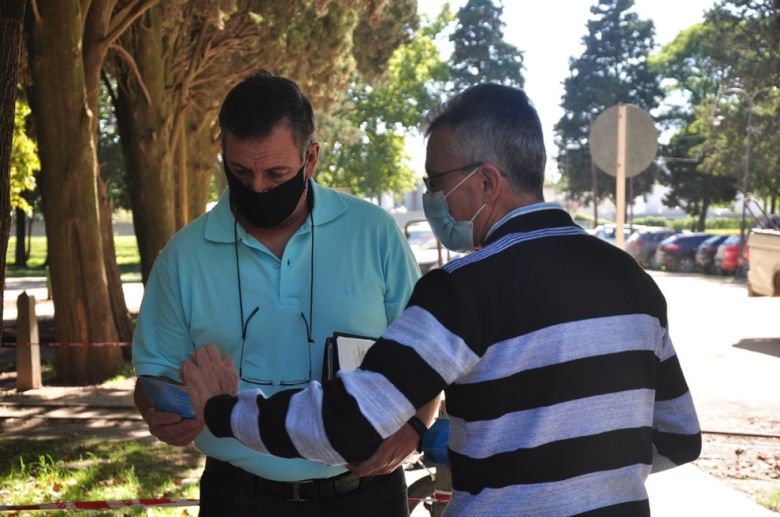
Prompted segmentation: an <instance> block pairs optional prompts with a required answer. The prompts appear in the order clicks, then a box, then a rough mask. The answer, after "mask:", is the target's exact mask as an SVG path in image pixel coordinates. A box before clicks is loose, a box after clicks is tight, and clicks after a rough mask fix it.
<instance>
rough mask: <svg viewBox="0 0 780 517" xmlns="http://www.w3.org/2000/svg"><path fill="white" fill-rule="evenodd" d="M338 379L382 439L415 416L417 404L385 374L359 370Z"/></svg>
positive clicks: (342, 375) (346, 373)
mask: <svg viewBox="0 0 780 517" xmlns="http://www.w3.org/2000/svg"><path fill="white" fill-rule="evenodd" d="M339 377H341V381H342V382H343V383H344V389H345V390H346V391H347V393H349V394H350V395H352V396H353V397H355V400H356V401H357V404H358V407H359V408H360V412H361V413H362V414H363V416H364V417H365V418H366V420H368V422H369V423H370V424H371V425H372V426H373V428H374V429H376V432H377V433H379V435H380V436H381V437H382V438H387V437H388V436H390V435H391V434H393V433H395V432H396V431H397V430H398V429H400V428H401V426H402V425H404V424H405V423H406V421H407V420H408V419H409V418H411V416H412V415H413V414H414V405H413V404H412V403H411V402H409V400H408V399H407V398H406V396H404V394H403V393H401V392H400V391H399V390H398V388H396V387H395V386H394V385H393V384H392V383H391V382H390V381H389V380H388V379H387V377H385V376H384V375H381V374H379V373H376V372H371V371H366V370H362V369H360V368H358V369H357V370H352V371H351V372H339Z"/></svg>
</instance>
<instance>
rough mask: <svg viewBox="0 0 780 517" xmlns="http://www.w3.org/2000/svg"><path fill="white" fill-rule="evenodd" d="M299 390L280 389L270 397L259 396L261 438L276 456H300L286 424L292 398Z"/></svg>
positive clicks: (269, 450)
mask: <svg viewBox="0 0 780 517" xmlns="http://www.w3.org/2000/svg"><path fill="white" fill-rule="evenodd" d="M299 391H300V390H287V391H280V392H279V393H277V394H275V395H274V396H273V397H270V398H264V397H258V398H257V406H258V408H259V409H260V417H259V420H260V424H259V425H260V439H262V440H263V443H264V444H265V446H266V448H268V452H270V453H271V454H273V455H274V456H281V457H283V458H297V457H299V456H300V454H299V453H298V451H297V449H296V448H295V446H294V445H293V443H292V441H291V440H290V435H289V434H288V433H287V428H286V427H285V425H284V422H285V417H286V415H287V409H288V408H289V407H290V398H291V397H292V396H293V395H295V394H296V393H298V392H299Z"/></svg>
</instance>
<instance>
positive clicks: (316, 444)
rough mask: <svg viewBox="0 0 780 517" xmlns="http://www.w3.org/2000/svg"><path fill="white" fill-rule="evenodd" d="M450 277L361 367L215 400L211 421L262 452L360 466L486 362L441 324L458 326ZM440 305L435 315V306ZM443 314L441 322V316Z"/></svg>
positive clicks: (419, 300)
mask: <svg viewBox="0 0 780 517" xmlns="http://www.w3.org/2000/svg"><path fill="white" fill-rule="evenodd" d="M447 276H448V274H447V273H446V272H444V271H441V272H440V273H439V272H437V274H436V275H427V276H426V277H424V278H423V279H422V280H421V281H420V282H419V283H418V284H417V287H415V292H414V294H413V295H412V299H411V301H410V305H409V307H407V309H406V310H405V311H404V312H403V313H402V314H401V315H400V316H399V317H398V318H397V319H396V320H395V321H394V322H393V323H392V324H391V325H390V327H388V329H387V330H386V331H385V333H384V334H383V335H382V337H381V338H380V339H379V340H378V341H377V342H376V343H375V344H374V346H373V347H372V348H371V349H370V350H369V352H368V354H367V355H366V357H365V359H364V360H363V363H362V364H361V366H360V368H358V369H356V370H354V371H351V372H339V374H338V377H337V378H336V379H335V380H333V381H329V382H325V383H323V384H320V383H319V382H316V381H315V382H312V383H310V384H309V386H308V387H307V388H306V389H303V390H290V391H284V392H280V393H277V394H276V395H274V396H272V397H270V398H265V397H264V396H263V395H262V394H261V393H258V392H242V393H241V394H239V396H238V398H237V399H234V398H231V397H226V396H222V397H215V398H213V399H211V400H210V401H209V402H208V404H207V406H206V423H207V425H208V427H209V429H210V430H211V432H212V433H214V434H215V435H216V436H220V437H225V436H233V437H235V438H237V439H239V440H240V441H241V442H243V443H244V444H245V445H247V446H248V447H250V448H252V449H255V450H257V451H259V452H261V453H265V454H273V455H276V456H282V457H299V456H300V457H304V458H307V459H312V460H318V461H323V462H326V463H329V464H332V465H338V464H344V463H359V462H361V461H363V460H365V459H367V458H369V457H370V456H371V455H372V454H373V452H374V451H375V450H376V448H377V447H379V445H380V444H381V442H382V441H383V440H384V439H385V438H387V437H388V436H390V435H392V434H393V433H394V432H396V431H397V430H398V429H399V428H400V427H401V426H402V425H403V424H404V423H405V422H406V421H407V420H408V419H409V418H410V417H411V416H412V415H413V414H414V412H415V410H416V409H417V408H419V407H421V406H423V405H424V404H426V403H427V402H429V401H430V400H431V399H433V397H435V396H436V395H438V394H439V393H440V392H441V391H442V390H443V389H444V388H445V387H446V386H447V385H449V384H451V383H452V382H454V381H455V380H457V379H458V378H459V377H460V376H461V375H463V374H464V373H465V372H467V371H469V370H470V369H471V368H472V367H473V366H474V365H475V364H476V363H477V361H478V359H479V357H478V355H477V353H475V351H474V350H472V349H471V348H470V347H469V346H468V344H467V343H466V342H465V341H464V340H463V339H462V338H461V337H460V336H459V335H458V334H457V333H456V332H454V331H453V329H451V328H447V327H446V326H445V325H444V324H442V323H441V321H456V320H457V318H454V317H451V316H447V317H443V316H444V315H445V313H447V312H449V311H452V310H455V308H454V304H455V302H453V301H452V300H455V299H456V298H453V297H451V296H449V293H448V292H447ZM437 300H438V303H435V305H436V309H435V310H434V309H433V308H432V307H430V305H429V304H431V303H432V302H435V301H437ZM434 314H436V316H434Z"/></svg>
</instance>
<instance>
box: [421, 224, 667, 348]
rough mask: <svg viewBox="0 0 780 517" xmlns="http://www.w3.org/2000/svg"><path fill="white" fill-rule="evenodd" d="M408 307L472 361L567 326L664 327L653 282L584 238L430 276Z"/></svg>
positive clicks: (538, 244)
mask: <svg viewBox="0 0 780 517" xmlns="http://www.w3.org/2000/svg"><path fill="white" fill-rule="evenodd" d="M583 257H587V262H584V261H583ZM502 272H503V274H502ZM448 275H450V276H451V277H452V278H450V279H448V278H446V277H447V276H448ZM616 278H619V279H620V281H615V279H616ZM410 305H419V306H420V307H422V308H424V309H426V310H428V311H429V312H431V313H432V314H433V316H434V317H435V318H436V319H437V320H438V321H439V322H441V324H442V325H444V326H445V327H446V328H447V329H449V330H450V331H451V332H452V333H454V334H456V335H458V336H459V337H461V338H462V339H463V340H464V341H465V342H466V343H467V344H468V345H469V346H470V347H471V348H472V350H474V352H475V353H476V354H477V355H479V356H481V355H483V354H484V351H485V350H486V349H487V347H488V346H490V345H492V344H493V343H498V342H501V341H504V340H506V339H510V338H513V337H516V336H521V335H525V334H528V333H531V332H535V331H538V330H540V329H543V328H547V327H550V326H554V325H560V324H564V323H569V322H573V321H582V320H588V319H593V318H602V317H610V316H616V315H622V314H647V315H650V316H652V317H655V318H657V319H658V320H659V321H660V322H661V324H665V322H666V304H665V301H664V298H663V295H662V294H661V292H660V290H658V288H657V286H656V285H655V284H654V283H653V281H652V278H650V277H649V276H648V275H647V274H646V273H645V272H644V271H643V270H642V269H641V267H640V266H639V265H638V264H637V262H636V261H635V260H634V259H633V258H631V257H630V256H629V255H627V254H626V253H624V252H622V251H621V250H619V249H618V248H616V247H615V246H612V245H610V244H609V243H605V242H603V241H601V240H599V239H597V238H595V237H591V236H586V235H575V236H558V237H549V238H539V239H535V240H531V241H526V242H522V243H518V244H515V245H513V246H512V247H511V248H509V249H506V250H504V251H502V252H500V253H496V254H493V255H490V256H487V257H486V258H483V259H481V260H478V261H476V262H472V263H469V264H467V265H464V266H463V267H461V268H458V269H455V270H453V271H452V272H451V273H448V272H447V271H445V270H434V271H432V272H431V273H429V274H427V275H425V276H424V277H423V278H422V279H421V280H420V281H419V282H418V284H417V288H416V289H415V292H414V294H413V296H412V298H411V300H410Z"/></svg>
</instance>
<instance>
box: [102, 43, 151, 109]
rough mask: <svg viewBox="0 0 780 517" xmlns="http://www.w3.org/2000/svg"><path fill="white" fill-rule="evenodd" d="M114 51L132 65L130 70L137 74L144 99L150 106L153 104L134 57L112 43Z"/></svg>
mask: <svg viewBox="0 0 780 517" xmlns="http://www.w3.org/2000/svg"><path fill="white" fill-rule="evenodd" d="M109 48H111V49H112V50H114V51H115V52H116V53H117V54H119V56H120V57H121V58H122V59H124V60H125V62H126V63H127V64H128V65H130V68H131V69H132V70H133V73H134V74H135V78H136V80H137V81H138V85H139V86H140V87H141V91H143V92H144V97H145V98H146V102H148V103H149V105H151V104H152V96H151V95H149V90H147V89H146V85H145V84H144V80H143V78H142V77H141V72H140V71H139V70H138V65H136V63H135V59H133V56H132V55H130V53H129V52H128V51H127V50H125V49H124V48H123V47H122V46H121V45H119V44H116V43H112V44H111V46H110V47H109Z"/></svg>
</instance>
